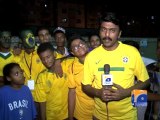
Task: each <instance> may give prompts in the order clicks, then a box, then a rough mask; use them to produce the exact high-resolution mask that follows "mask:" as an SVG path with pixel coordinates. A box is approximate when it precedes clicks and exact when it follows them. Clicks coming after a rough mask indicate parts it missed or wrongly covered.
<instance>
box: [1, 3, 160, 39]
mask: <svg viewBox="0 0 160 120" xmlns="http://www.w3.org/2000/svg"><path fill="white" fill-rule="evenodd" d="M36 1H38V3H40V5H41V8H36V6H35V2H36ZM59 1H62V2H63V1H64V2H65V3H66V2H71V3H76V4H84V5H85V11H86V10H93V11H94V10H95V8H97V7H98V8H99V11H100V12H102V11H103V12H104V11H113V12H116V13H118V14H120V15H121V16H122V23H123V24H122V26H123V32H122V36H124V37H159V36H160V13H158V12H159V6H158V5H159V4H158V3H156V2H155V1H140V0H139V1H138V0H137V1H136V0H134V1H132V0H128V1H122V0H121V1H118V0H112V1H111V0H94V1H93V0H59ZM59 1H57V0H0V15H1V17H0V30H12V31H13V34H18V31H20V30H21V29H23V28H25V27H28V26H30V27H32V28H33V29H34V30H35V28H36V27H38V26H39V25H38V24H30V25H29V24H27V22H28V21H27V19H26V18H27V16H28V14H31V12H30V11H32V10H34V11H36V10H37V11H38V10H41V11H44V13H43V12H42V13H41V14H42V18H37V19H44V18H45V15H46V14H53V15H54V16H56V15H57V9H59V8H57V2H59ZM65 3H64V4H65ZM45 4H46V5H47V6H51V5H52V9H48V8H49V7H48V8H45V7H44V5H45ZM34 6H35V7H34ZM47 9H48V10H47ZM51 11H52V12H51ZM43 14H44V15H43ZM46 18H47V16H46ZM55 19H56V18H55V17H54V18H51V19H50V21H56V20H55ZM41 25H44V26H49V27H52V28H51V29H53V28H54V27H56V26H57V22H53V24H50V23H49V24H48V23H45V22H44V24H41ZM66 29H68V30H74V31H78V32H81V34H83V35H85V34H87V33H88V31H94V32H95V31H96V29H95V28H91V29H88V28H76V27H68V28H66Z"/></svg>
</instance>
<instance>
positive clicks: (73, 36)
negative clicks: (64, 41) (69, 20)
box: [68, 34, 85, 51]
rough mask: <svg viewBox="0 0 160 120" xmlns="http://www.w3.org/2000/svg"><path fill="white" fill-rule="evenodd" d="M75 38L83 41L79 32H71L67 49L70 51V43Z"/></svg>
mask: <svg viewBox="0 0 160 120" xmlns="http://www.w3.org/2000/svg"><path fill="white" fill-rule="evenodd" d="M75 39H80V40H82V41H84V42H85V40H84V39H83V38H82V37H81V36H80V35H79V34H73V35H72V36H71V37H70V38H69V41H68V50H69V51H71V44H72V42H73V41H74V40H75Z"/></svg>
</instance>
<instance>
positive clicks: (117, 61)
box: [82, 42, 149, 120]
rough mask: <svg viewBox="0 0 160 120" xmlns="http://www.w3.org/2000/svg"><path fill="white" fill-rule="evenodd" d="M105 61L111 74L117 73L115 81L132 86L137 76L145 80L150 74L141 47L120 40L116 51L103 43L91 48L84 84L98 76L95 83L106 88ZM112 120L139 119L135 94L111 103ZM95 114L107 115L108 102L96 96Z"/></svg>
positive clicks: (103, 116) (102, 119) (125, 86)
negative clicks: (103, 81) (104, 76)
mask: <svg viewBox="0 0 160 120" xmlns="http://www.w3.org/2000/svg"><path fill="white" fill-rule="evenodd" d="M104 64H109V65H110V67H111V68H110V74H112V75H113V82H114V83H116V84H118V85H120V86H122V87H123V88H129V87H131V86H133V85H134V77H135V76H136V77H137V78H138V80H141V81H145V80H147V79H148V78H149V76H148V73H147V70H146V68H145V65H144V63H143V61H142V58H141V56H140V54H139V51H138V50H137V49H136V48H134V47H132V46H128V45H125V44H122V43H121V42H119V46H118V47H117V48H116V49H115V50H114V51H107V50H105V49H104V48H103V47H102V46H100V47H98V48H97V49H95V50H93V51H91V52H90V53H89V54H88V56H87V57H86V59H85V64H84V79H83V81H82V83H83V84H84V85H87V84H88V85H89V84H90V85H91V84H92V81H93V79H94V86H95V88H97V89H100V88H102V85H101V75H102V74H104V69H103V66H104ZM108 109H109V114H108V115H109V117H110V118H109V119H110V120H115V119H119V120H136V119H137V118H136V117H137V115H136V109H135V108H134V107H132V104H131V97H128V98H125V99H123V100H121V101H113V102H109V103H108ZM94 116H96V117H97V118H98V119H100V120H106V119H107V113H106V104H105V103H104V102H102V101H101V100H100V99H99V98H95V110H94Z"/></svg>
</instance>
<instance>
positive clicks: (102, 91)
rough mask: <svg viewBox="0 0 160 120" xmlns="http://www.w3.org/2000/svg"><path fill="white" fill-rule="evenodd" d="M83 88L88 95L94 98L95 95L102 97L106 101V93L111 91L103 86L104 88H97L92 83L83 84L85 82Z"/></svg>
mask: <svg viewBox="0 0 160 120" xmlns="http://www.w3.org/2000/svg"><path fill="white" fill-rule="evenodd" d="M82 90H83V91H84V93H86V94H87V95H88V96H90V97H92V98H94V97H97V98H100V99H101V100H102V101H104V102H107V99H106V97H107V96H106V93H108V92H110V91H108V90H105V89H103V88H102V89H96V88H93V87H92V86H91V85H83V84H82Z"/></svg>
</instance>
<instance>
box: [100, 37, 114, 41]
mask: <svg viewBox="0 0 160 120" xmlns="http://www.w3.org/2000/svg"><path fill="white" fill-rule="evenodd" d="M102 40H109V41H112V38H110V37H104V38H102Z"/></svg>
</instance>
